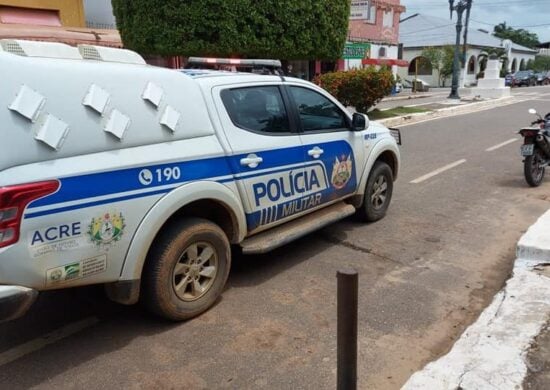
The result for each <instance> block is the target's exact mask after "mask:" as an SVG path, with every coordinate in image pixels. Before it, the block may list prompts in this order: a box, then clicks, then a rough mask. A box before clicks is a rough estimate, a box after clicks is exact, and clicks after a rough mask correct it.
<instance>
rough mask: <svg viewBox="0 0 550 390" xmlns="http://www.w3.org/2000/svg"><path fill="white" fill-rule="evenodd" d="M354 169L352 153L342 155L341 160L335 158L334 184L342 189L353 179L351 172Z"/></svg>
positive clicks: (333, 169) (333, 168)
mask: <svg viewBox="0 0 550 390" xmlns="http://www.w3.org/2000/svg"><path fill="white" fill-rule="evenodd" d="M352 169H353V163H352V161H351V155H349V156H346V155H342V157H341V159H340V160H339V159H338V157H336V158H335V162H334V165H333V167H332V185H333V186H334V188H336V189H337V190H341V189H342V188H344V187H345V186H346V184H348V182H349V180H350V179H351V173H352Z"/></svg>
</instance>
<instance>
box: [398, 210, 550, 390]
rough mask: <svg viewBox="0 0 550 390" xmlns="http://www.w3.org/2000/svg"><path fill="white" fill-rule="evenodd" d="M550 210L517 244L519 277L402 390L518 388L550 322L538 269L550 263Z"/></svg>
mask: <svg viewBox="0 0 550 390" xmlns="http://www.w3.org/2000/svg"><path fill="white" fill-rule="evenodd" d="M549 236H550V211H548V212H547V213H546V214H544V215H543V216H542V217H541V218H539V220H538V221H537V222H536V223H535V224H534V225H533V226H531V228H529V230H528V232H527V233H526V234H525V235H524V236H523V237H522V238H521V240H520V242H519V244H518V250H517V252H518V255H520V254H521V255H524V254H527V255H528V258H526V259H524V258H522V257H518V259H517V260H516V263H515V265H514V275H513V277H512V278H511V279H510V280H508V282H507V284H506V287H505V288H504V289H503V290H502V291H500V292H499V293H498V294H497V295H496V296H495V298H494V299H493V302H492V303H491V305H490V306H489V307H488V308H487V309H485V310H484V311H483V313H481V315H480V317H479V319H478V320H477V321H476V322H475V323H474V324H472V325H471V326H470V327H469V328H468V329H467V330H466V331H465V332H464V334H463V335H462V336H461V337H460V339H459V340H458V341H457V342H456V343H455V345H454V346H453V348H452V349H451V351H450V352H449V353H448V354H447V355H445V356H443V357H442V358H440V359H438V360H436V361H434V362H432V363H429V364H428V365H427V366H426V367H425V368H424V369H423V370H421V371H418V372H417V373H415V374H414V375H413V376H411V378H409V380H408V381H407V383H405V385H404V386H403V387H402V389H404V390H413V389H414V390H416V389H422V390H424V389H449V390H451V389H452V390H456V389H464V390H471V389H493V388H494V389H500V390H506V389H511V390H512V389H514V390H515V389H519V388H521V385H522V382H523V380H524V378H525V376H526V374H527V366H526V363H525V356H526V354H527V351H528V349H529V347H530V345H531V343H532V341H533V340H534V338H535V337H536V336H537V335H538V334H539V333H540V332H541V330H542V328H543V327H544V325H545V324H546V322H547V321H548V319H549V318H550V278H547V277H545V276H542V275H539V274H537V273H536V272H534V271H533V267H535V266H536V265H539V264H546V263H548V262H549V261H548V259H550V239H549Z"/></svg>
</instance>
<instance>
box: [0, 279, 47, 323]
mask: <svg viewBox="0 0 550 390" xmlns="http://www.w3.org/2000/svg"><path fill="white" fill-rule="evenodd" d="M37 297H38V291H36V290H33V289H31V288H27V287H21V286H0V322H4V321H10V320H15V319H16V318H19V317H21V316H22V315H23V314H25V313H26V312H27V310H29V308H30V307H31V306H32V304H33V303H34V301H35V300H36V298H37Z"/></svg>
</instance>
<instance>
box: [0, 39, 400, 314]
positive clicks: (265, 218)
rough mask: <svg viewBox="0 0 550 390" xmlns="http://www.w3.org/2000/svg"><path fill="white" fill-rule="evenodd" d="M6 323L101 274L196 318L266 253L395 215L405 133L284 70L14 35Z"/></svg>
mask: <svg viewBox="0 0 550 390" xmlns="http://www.w3.org/2000/svg"><path fill="white" fill-rule="evenodd" d="M0 72H1V74H3V75H5V77H4V78H3V82H2V90H1V91H0V121H1V123H2V141H1V143H0V320H8V319H14V318H17V317H19V316H21V315H23V314H24V313H25V312H26V311H27V309H28V308H29V307H30V306H31V305H32V303H33V302H34V301H35V299H36V297H37V295H38V294H39V292H42V291H46V290H55V289H62V288H69V287H77V286H84V285H91V284H103V285H104V286H105V291H106V293H107V295H108V297H109V298H110V299H112V300H114V301H116V302H119V303H121V304H126V305H130V304H134V303H137V302H138V301H141V302H142V303H144V305H145V306H146V307H147V308H148V309H149V310H151V311H152V312H153V313H156V314H158V315H160V316H163V317H165V318H168V319H172V320H183V319H187V318H191V317H193V316H196V315H197V314H199V313H201V312H203V311H205V310H206V309H208V308H209V307H210V306H211V305H212V304H213V303H214V302H215V301H216V299H217V298H218V297H219V296H220V294H221V293H222V290H223V288H224V285H225V282H226V280H227V277H228V274H229V269H230V266H231V250H232V246H233V247H240V248H241V249H242V252H243V253H245V254H251V255H253V254H259V253H264V252H267V251H270V250H272V249H274V248H277V247H280V246H282V245H284V244H286V243H288V242H290V241H292V240H295V239H297V238H299V237H302V236H304V235H306V234H308V233H310V232H312V231H314V230H316V229H319V228H321V227H323V226H326V225H327V224H330V223H333V222H335V221H338V220H340V219H342V218H345V217H347V216H350V215H352V214H356V215H357V216H358V217H359V218H360V219H362V220H363V221H366V222H372V221H376V220H379V219H381V218H382V217H384V215H385V214H386V210H387V209H388V206H389V204H390V200H391V196H392V189H393V182H394V180H395V179H396V178H397V174H398V171H399V166H400V155H399V149H398V141H399V139H400V135H399V132H398V131H397V130H392V131H390V130H389V129H387V128H385V127H383V126H382V125H380V124H378V123H375V122H369V119H368V117H367V116H366V115H363V114H359V113H355V114H353V115H351V114H350V113H349V112H348V111H347V110H346V108H345V107H344V106H342V104H340V103H339V102H338V101H337V100H336V99H334V98H333V97H332V96H331V95H330V94H328V93H327V92H326V91H324V90H323V89H321V88H319V87H318V86H316V85H314V84H311V83H309V82H307V81H303V80H300V79H294V78H285V77H283V76H278V75H256V74H250V73H231V72H215V71H208V70H198V69H190V70H183V71H182V70H169V69H163V68H157V67H152V66H148V65H146V64H145V61H144V60H143V58H141V56H139V55H138V54H136V53H134V52H131V51H128V50H121V49H111V48H104V47H95V46H88V45H81V46H78V47H71V46H67V45H64V44H60V43H39V42H29V41H18V40H1V41H0Z"/></svg>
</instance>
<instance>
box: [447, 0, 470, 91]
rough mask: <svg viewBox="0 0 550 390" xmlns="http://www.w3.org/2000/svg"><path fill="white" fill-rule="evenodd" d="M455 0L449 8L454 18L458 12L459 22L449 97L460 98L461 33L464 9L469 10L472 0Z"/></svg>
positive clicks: (450, 3)
mask: <svg viewBox="0 0 550 390" xmlns="http://www.w3.org/2000/svg"><path fill="white" fill-rule="evenodd" d="M454 3H455V0H449V10H450V11H451V19H452V18H453V11H455V12H456V15H457V18H458V20H457V22H456V46H455V57H454V62H453V82H452V87H451V94H450V95H449V99H460V96H459V95H458V82H459V79H460V76H459V74H460V69H461V67H460V62H461V61H460V33H461V32H462V15H463V14H464V11H466V10H468V8H470V7H471V6H472V0H459V1H458V4H456V5H455V4H454Z"/></svg>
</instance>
